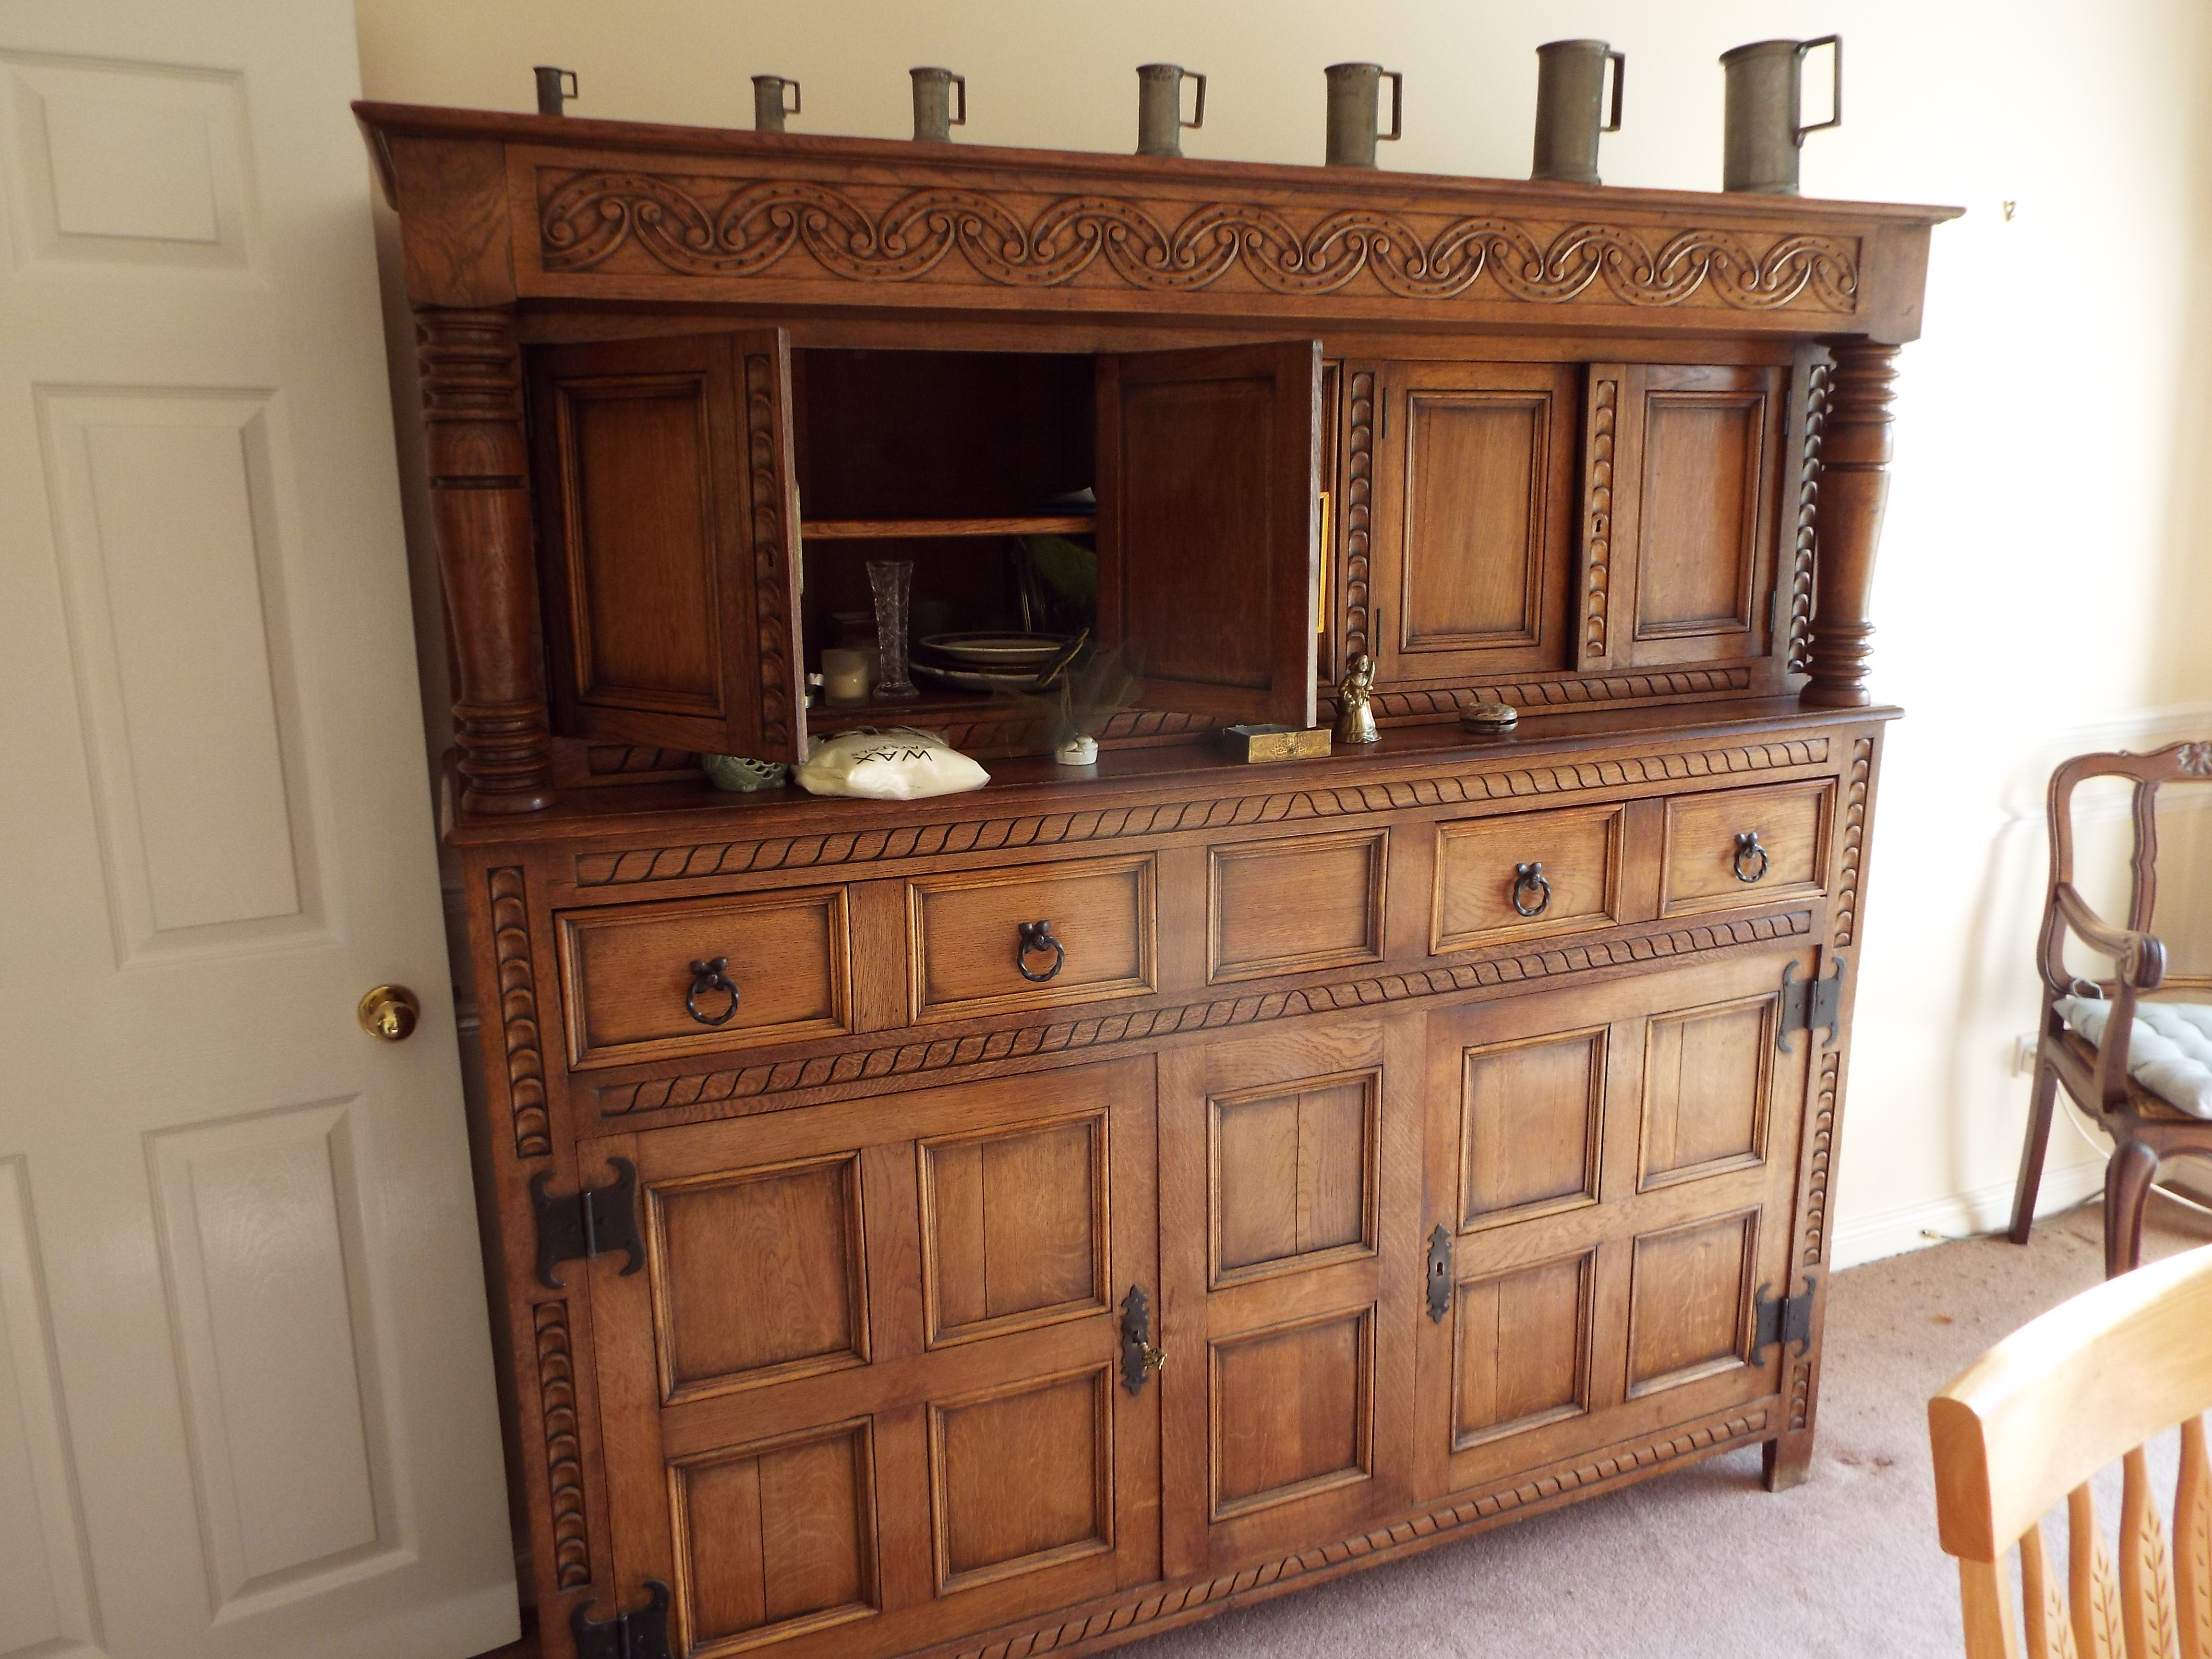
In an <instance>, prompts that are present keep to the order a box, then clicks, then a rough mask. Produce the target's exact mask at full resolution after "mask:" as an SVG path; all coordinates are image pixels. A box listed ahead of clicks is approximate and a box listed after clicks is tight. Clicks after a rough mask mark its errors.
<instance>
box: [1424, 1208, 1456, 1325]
mask: <svg viewBox="0 0 2212 1659" xmlns="http://www.w3.org/2000/svg"><path fill="white" fill-rule="evenodd" d="M1451 1258H1452V1236H1451V1229H1450V1228H1449V1227H1447V1226H1445V1225H1444V1224H1443V1222H1441V1221H1439V1222H1438V1223H1437V1230H1436V1231H1434V1232H1432V1233H1431V1234H1430V1235H1429V1267H1428V1280H1429V1317H1430V1318H1431V1319H1434V1320H1439V1321H1440V1320H1442V1319H1443V1316H1445V1315H1446V1314H1448V1313H1449V1312H1450V1311H1451V1299H1452V1277H1451Z"/></svg>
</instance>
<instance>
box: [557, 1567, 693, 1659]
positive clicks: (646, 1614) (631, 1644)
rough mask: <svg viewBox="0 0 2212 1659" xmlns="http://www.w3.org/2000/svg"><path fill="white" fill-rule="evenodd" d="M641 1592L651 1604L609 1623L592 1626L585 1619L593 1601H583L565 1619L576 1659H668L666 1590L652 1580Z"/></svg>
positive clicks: (590, 1621)
mask: <svg viewBox="0 0 2212 1659" xmlns="http://www.w3.org/2000/svg"><path fill="white" fill-rule="evenodd" d="M645 1589H646V1593H647V1595H650V1596H652V1598H653V1599H652V1601H648V1602H647V1603H646V1605H645V1606H643V1607H633V1608H631V1609H630V1610H629V1612H628V1613H617V1614H616V1615H615V1616H614V1617H613V1618H611V1619H608V1620H602V1621H600V1622H599V1623H596V1624H595V1623H593V1622H592V1620H591V1619H590V1618H589V1617H587V1616H586V1615H588V1614H589V1613H590V1612H591V1610H592V1608H593V1607H597V1606H599V1603H598V1602H597V1601H586V1602H584V1603H583V1604H582V1605H581V1606H580V1607H577V1609H576V1610H575V1611H574V1613H570V1614H569V1615H568V1631H569V1633H570V1634H571V1635H572V1636H574V1638H576V1659H669V1652H668V1586H667V1585H665V1584H664V1583H661V1582H660V1581H659V1579H657V1578H654V1579H648V1580H647V1582H646V1586H645Z"/></svg>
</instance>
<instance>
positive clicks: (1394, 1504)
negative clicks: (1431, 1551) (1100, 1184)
mask: <svg viewBox="0 0 2212 1659" xmlns="http://www.w3.org/2000/svg"><path fill="white" fill-rule="evenodd" d="M1160 1068H1161V1122H1160V1160H1161V1176H1160V1180H1161V1188H1160V1204H1161V1211H1162V1217H1163V1226H1162V1243H1161V1250H1162V1255H1163V1260H1162V1262H1161V1274H1162V1278H1163V1280H1164V1284H1165V1286H1166V1305H1165V1315H1164V1322H1163V1336H1162V1341H1163V1344H1164V1346H1165V1348H1166V1350H1167V1356H1168V1363H1167V1364H1166V1365H1165V1367H1164V1369H1163V1370H1162V1371H1161V1373H1160V1380H1161V1386H1162V1409H1163V1411H1164V1413H1165V1416H1166V1421H1165V1425H1164V1434H1165V1444H1164V1453H1163V1462H1164V1466H1165V1468H1166V1490H1167V1513H1166V1517H1165V1524H1166V1532H1167V1562H1168V1572H1169V1576H1170V1577H1175V1576H1177V1575H1180V1574H1185V1573H1194V1572H1201V1571H1223V1570H1225V1569H1230V1568H1233V1567H1235V1566H1237V1565H1243V1564H1246V1563H1249V1562H1251V1561H1255V1560H1261V1559H1272V1558H1273V1557H1276V1556H1279V1555H1281V1554H1282V1553H1285V1552H1295V1551H1297V1550H1299V1549H1302V1548H1305V1547H1310V1546H1311V1545H1312V1544H1314V1543H1316V1542H1318V1541H1323V1540H1327V1539H1332V1538H1337V1537H1342V1536H1346V1535H1347V1534H1352V1533H1355V1532H1358V1531H1359V1530H1360V1529H1361V1528H1362V1527H1363V1526H1364V1524H1365V1523H1366V1522H1368V1521H1369V1520H1370V1519H1372V1518H1374V1517H1376V1516H1383V1515H1387V1514H1391V1513H1395V1512H1396V1511H1398V1510H1403V1509H1404V1508H1405V1507H1406V1506H1407V1502H1408V1500H1409V1498H1410V1492H1411V1487H1410V1475H1411V1461H1412V1459H1411V1455H1412V1452H1413V1438H1412V1428H1413V1424H1412V1420H1411V1418H1410V1415H1409V1413H1408V1409H1407V1408H1408V1405H1409V1401H1410V1389H1409V1388H1408V1384H1409V1383H1410V1381H1411V1378H1412V1374H1413V1324H1414V1319H1415V1309H1416V1308H1417V1307H1418V1305H1419V1291H1420V1284H1419V1275H1420V1267H1419V1259H1418V1252H1417V1251H1416V1249H1415V1248H1414V1237H1415V1223H1416V1221H1417V1218H1418V1211H1419V1181H1420V1176H1419V1156H1420V1154H1419V1141H1418V1137H1419V1106H1418V1097H1417V1096H1416V1095H1415V1093H1414V1088H1415V1085H1417V1082H1418V1079H1419V1068H1420V1047H1419V1029H1418V1024H1417V1023H1410V1022H1406V1021H1397V1022H1376V1021H1371V1020H1370V1021H1366V1022H1363V1023H1359V1024H1330V1025H1308V1026H1303V1027H1301V1028H1299V1029H1296V1030H1289V1031H1285V1032H1282V1033H1279V1034H1276V1035H1273V1036H1267V1037H1265V1038H1260V1039H1255V1040H1253V1041H1250V1042H1233V1043H1232V1042H1223V1043H1214V1044H1210V1045H1208V1046H1206V1047H1204V1048H1181V1049H1177V1050H1175V1051H1173V1052H1171V1053H1170V1054H1164V1055H1163V1056H1162V1057H1161V1060H1160Z"/></svg>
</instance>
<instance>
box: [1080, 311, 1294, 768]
mask: <svg viewBox="0 0 2212 1659" xmlns="http://www.w3.org/2000/svg"><path fill="white" fill-rule="evenodd" d="M1321 385H1322V367H1321V346H1320V343H1319V342H1317V341H1306V340H1299V341H1285V342H1283V343H1279V344H1269V345H1254V346H1225V347H1218V348H1208V349H1202V350H1194V351H1156V352H1144V353H1139V354H1133V355H1130V356H1109V357H1102V358H1100V359H1099V362H1098V484H1097V488H1098V631H1099V637H1100V638H1101V640H1102V641H1103V642H1105V643H1107V644H1109V645H1112V644H1127V646H1128V647H1131V648H1132V649H1133V651H1134V652H1135V653H1137V654H1138V655H1139V658H1140V660H1141V666H1142V669H1143V672H1144V675H1145V689H1144V691H1143V694H1142V695H1143V696H1144V699H1145V706H1146V707H1147V708H1167V709H1176V710H1180V711H1182V712H1185V713H1191V714H1225V715H1229V716H1232V717H1235V718H1240V719H1243V718H1249V719H1255V720H1275V721H1280V722H1282V723H1284V724H1285V725H1291V726H1311V725H1312V724H1313V723H1314V710H1315V707H1316V704H1315V697H1314V651H1315V627H1314V622H1315V617H1316V609H1317V605H1318V599H1319V587H1318V583H1319V580H1320V562H1319V550H1320V489H1321Z"/></svg>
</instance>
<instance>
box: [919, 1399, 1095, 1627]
mask: <svg viewBox="0 0 2212 1659" xmlns="http://www.w3.org/2000/svg"><path fill="white" fill-rule="evenodd" d="M1112 1377H1113V1372H1112V1369H1111V1367H1109V1366H1100V1367H1097V1368H1096V1369H1092V1370H1079V1371H1070V1372H1066V1373H1065V1374H1063V1375H1060V1376H1048V1377H1043V1378H1040V1379H1037V1380H1035V1381H1030V1382H1024V1383H1017V1384H1015V1385H1013V1386H1012V1387H1010V1388H1000V1389H994V1390H992V1391H990V1392H988V1393H985V1394H979V1395H967V1396H964V1397H962V1398H959V1399H952V1400H939V1401H932V1402H931V1403H930V1407H929V1460H930V1513H931V1517H932V1521H933V1533H934V1538H935V1547H936V1560H937V1585H938V1589H939V1592H940V1593H943V1592H948V1591H951V1590H958V1589H968V1588H969V1587H970V1586H972V1585H976V1584H983V1583H992V1582H993V1581H994V1580H997V1579H1000V1578H1006V1577H1012V1576H1013V1575H1015V1574H1017V1573H1024V1572H1035V1571H1038V1570H1039V1569H1041V1568H1044V1567H1048V1566H1055V1565H1059V1564H1060V1563H1061V1562H1063V1561H1071V1560H1073V1559H1077V1558H1078V1557H1080V1556H1085V1555H1093V1554H1098V1553H1103V1552H1105V1551H1107V1550H1110V1549H1111V1548H1113V1547H1114V1509H1113V1478H1114V1428H1113V1405H1112V1397H1111V1394H1110V1389H1111V1387H1112Z"/></svg>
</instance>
